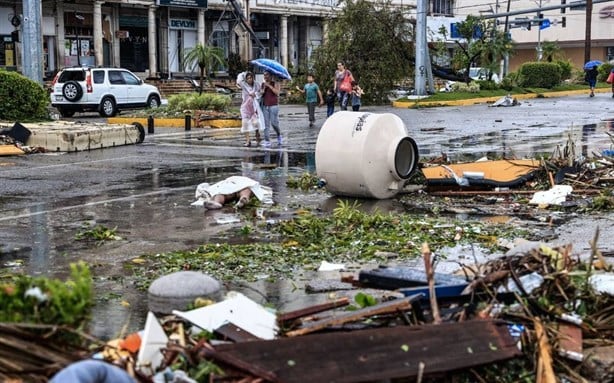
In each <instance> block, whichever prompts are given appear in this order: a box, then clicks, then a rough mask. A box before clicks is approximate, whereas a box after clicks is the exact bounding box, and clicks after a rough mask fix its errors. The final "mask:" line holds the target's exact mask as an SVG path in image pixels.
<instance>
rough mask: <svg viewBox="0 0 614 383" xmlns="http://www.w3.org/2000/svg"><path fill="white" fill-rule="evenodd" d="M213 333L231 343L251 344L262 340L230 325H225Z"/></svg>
mask: <svg viewBox="0 0 614 383" xmlns="http://www.w3.org/2000/svg"><path fill="white" fill-rule="evenodd" d="M215 333H216V334H218V335H221V336H222V337H223V338H224V339H229V340H231V341H233V342H251V341H254V340H261V339H262V338H259V337H257V336H256V335H254V334H252V333H250V332H249V331H245V330H243V329H242V328H241V327H239V326H236V325H234V324H232V323H226V324H224V325H222V326H220V327H218V328H216V329H215Z"/></svg>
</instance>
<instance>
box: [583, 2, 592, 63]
mask: <svg viewBox="0 0 614 383" xmlns="http://www.w3.org/2000/svg"><path fill="white" fill-rule="evenodd" d="M592 18H593V0H586V31H585V37H584V62H589V61H591V21H592Z"/></svg>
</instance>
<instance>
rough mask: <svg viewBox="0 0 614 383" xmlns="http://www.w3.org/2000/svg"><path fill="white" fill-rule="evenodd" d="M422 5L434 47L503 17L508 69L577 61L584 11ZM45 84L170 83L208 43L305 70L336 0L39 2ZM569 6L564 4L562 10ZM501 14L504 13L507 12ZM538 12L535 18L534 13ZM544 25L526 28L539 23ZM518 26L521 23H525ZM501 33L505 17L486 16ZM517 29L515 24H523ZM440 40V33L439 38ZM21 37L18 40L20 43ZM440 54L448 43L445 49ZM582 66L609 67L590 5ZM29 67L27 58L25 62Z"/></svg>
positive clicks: (14, 54) (609, 55)
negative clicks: (116, 76)
mask: <svg viewBox="0 0 614 383" xmlns="http://www.w3.org/2000/svg"><path fill="white" fill-rule="evenodd" d="M27 1H29V0H14V1H8V0H0V20H2V21H3V22H2V23H0V67H5V68H9V69H14V70H20V65H21V63H22V62H23V57H24V56H23V55H24V54H27V52H23V49H22V41H20V40H22V39H20V34H21V29H22V28H23V21H24V20H23V11H22V9H23V2H27ZM554 1H555V0H534V1H531V0H509V4H508V3H507V2H503V1H498V0H495V1H490V2H483V1H479V0H429V15H428V18H427V24H428V31H427V36H428V38H429V39H431V40H436V39H439V38H440V37H438V32H437V31H438V30H439V28H440V27H441V26H443V27H445V28H446V29H448V32H450V31H451V25H452V24H453V23H455V22H458V21H462V20H464V19H465V17H466V16H467V15H470V14H471V15H483V16H488V15H490V17H493V16H494V15H498V14H503V13H506V12H512V13H513V12H523V13H520V14H517V15H513V16H509V17H508V18H507V21H508V24H507V28H508V31H509V33H510V35H511V38H512V39H513V40H514V42H515V43H516V54H515V55H513V56H512V57H510V63H509V69H510V70H515V69H516V68H517V67H518V66H519V65H521V64H522V63H523V62H526V61H535V60H537V57H538V54H539V49H538V48H539V47H540V45H541V43H543V42H545V41H553V42H557V44H558V46H559V47H561V48H562V49H563V51H564V54H565V55H566V57H567V58H570V59H571V60H572V62H573V63H574V65H575V66H576V67H581V66H582V63H583V60H584V41H585V26H586V9H585V7H584V6H575V7H573V8H571V9H569V8H567V9H566V10H565V11H564V12H563V11H562V10H561V9H546V8H552V7H554V6H557V5H560V2H561V1H565V0H556V1H558V2H557V3H553V2H554ZM38 2H39V3H40V4H41V20H40V22H41V26H42V36H41V38H42V44H43V57H41V58H39V59H40V60H42V62H43V70H44V72H45V74H46V75H45V77H46V78H49V77H51V76H52V75H53V73H55V72H56V71H57V70H59V69H60V68H62V67H67V66H79V65H88V66H115V67H124V68H128V69H130V70H132V71H134V72H137V73H139V74H141V75H142V76H143V77H162V78H169V77H170V78H172V77H173V76H178V75H181V74H185V73H191V72H193V71H194V69H195V68H191V67H186V65H184V63H183V60H182V58H183V53H182V52H184V51H185V50H186V49H189V48H192V47H194V46H195V45H196V44H198V43H201V44H212V45H214V46H218V47H220V48H222V49H223V50H224V52H225V54H226V55H228V54H230V53H236V54H239V55H240V56H241V58H242V59H243V60H250V59H253V58H257V57H268V58H274V59H277V60H278V61H280V62H281V63H282V64H284V65H286V66H287V67H289V68H295V67H302V68H309V67H310V66H311V65H310V57H311V53H312V52H313V50H314V49H316V48H317V47H318V46H319V45H321V44H322V43H323V42H324V39H325V36H326V31H327V26H328V23H329V21H330V20H331V19H332V18H333V17H334V16H335V14H336V13H338V12H339V11H340V10H341V5H340V4H339V3H338V2H337V0H106V1H103V0H95V1H92V0H72V1H69V0H67V1H61V0H39V1H38ZM392 4H393V5H394V6H397V7H401V8H402V9H403V11H404V12H406V14H407V17H408V18H413V19H415V16H416V0H409V1H408V0H405V1H404V0H394V1H393V3H392ZM569 4H573V2H570V3H569ZM508 7H509V11H508ZM540 9H542V10H541V11H540ZM540 15H541V19H542V20H546V19H547V20H548V24H549V26H548V27H546V28H543V29H540V28H539V26H538V25H533V26H532V28H531V29H528V28H527V25H526V22H525V21H530V20H532V19H535V18H539V17H540ZM525 18H526V19H525ZM496 20H497V21H498V23H499V28H501V29H503V28H505V20H506V17H505V16H499V17H496ZM523 23H524V25H523ZM448 35H450V33H448ZM22 38H23V37H22ZM448 42H449V44H450V46H452V45H453V43H454V41H453V40H449V41H448ZM591 58H592V59H599V60H602V61H606V60H612V59H614V5H612V4H611V2H603V3H597V4H594V5H593V12H592V21H591ZM29 59H31V58H29Z"/></svg>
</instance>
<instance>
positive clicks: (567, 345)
mask: <svg viewBox="0 0 614 383" xmlns="http://www.w3.org/2000/svg"><path fill="white" fill-rule="evenodd" d="M558 350H559V355H561V356H564V357H566V358H569V359H571V360H575V361H576V362H582V360H583V359H584V355H583V350H582V328H580V327H579V326H577V325H575V324H571V323H559V333H558Z"/></svg>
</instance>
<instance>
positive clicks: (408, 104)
mask: <svg viewBox="0 0 614 383" xmlns="http://www.w3.org/2000/svg"><path fill="white" fill-rule="evenodd" d="M611 91H612V89H611V88H597V89H595V93H610V92H611ZM510 95H511V96H512V97H514V98H515V99H517V100H529V99H533V98H556V97H565V96H577V95H587V97H588V89H582V90H568V91H561V92H546V93H526V94H512V93H510ZM501 97H502V96H496V97H478V98H469V99H465V100H454V101H428V98H422V99H416V100H411V101H393V102H392V106H393V107H395V108H417V107H422V106H465V105H474V104H484V103H493V102H495V101H497V100H499V99H500V98H501Z"/></svg>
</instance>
